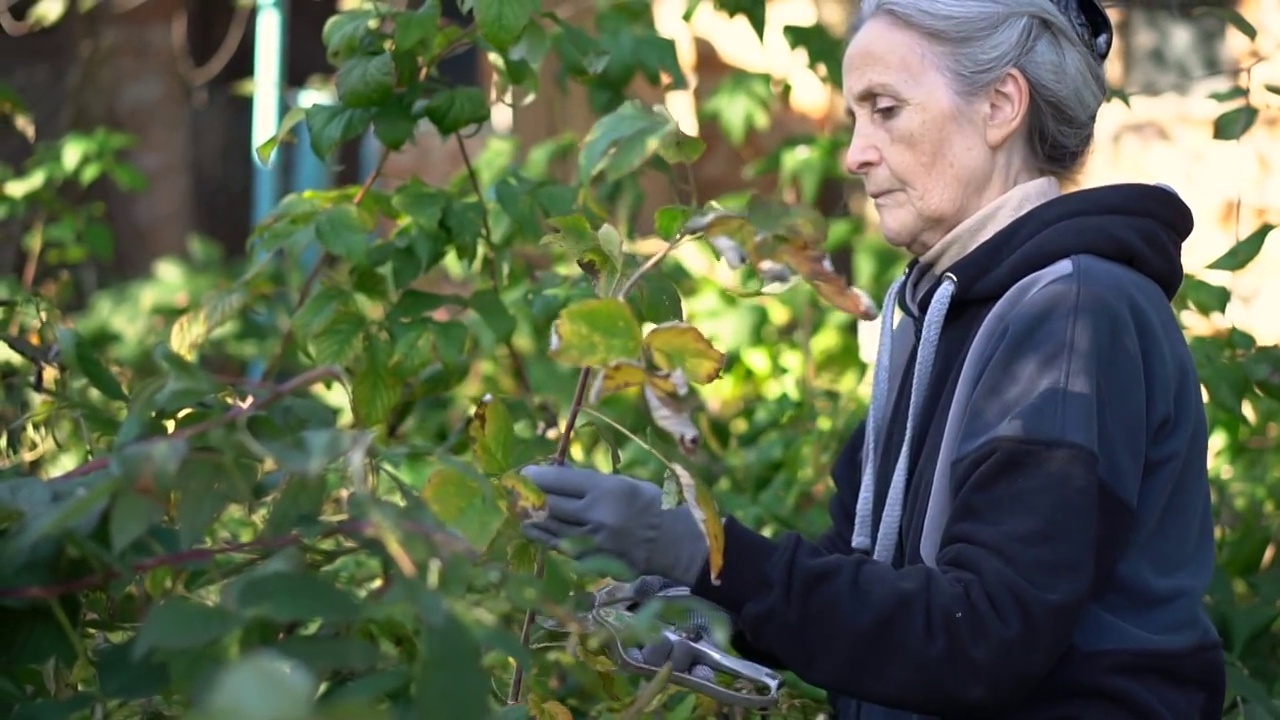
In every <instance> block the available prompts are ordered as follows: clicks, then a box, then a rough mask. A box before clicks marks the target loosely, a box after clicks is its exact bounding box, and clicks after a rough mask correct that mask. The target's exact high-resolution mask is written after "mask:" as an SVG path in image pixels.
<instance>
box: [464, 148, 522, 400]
mask: <svg viewBox="0 0 1280 720" xmlns="http://www.w3.org/2000/svg"><path fill="white" fill-rule="evenodd" d="M453 139H454V140H455V141H456V142H457V143H458V152H460V153H462V163H463V165H465V166H466V168H467V177H468V178H470V179H471V189H472V190H474V191H475V193H476V199H477V200H479V201H480V221H481V224H482V225H483V227H484V239H485V245H486V247H488V249H489V262H488V263H487V264H488V267H489V280H490V281H491V282H492V283H493V291H494V292H498V290H499V288H501V287H502V277H501V275H502V273H501V269H500V268H499V267H498V250H497V248H495V247H494V244H493V243H494V239H493V226H492V225H491V224H490V223H489V203H487V202H485V201H484V193H483V192H481V190H480V176H479V175H478V174H477V173H476V168H475V165H474V164H472V162H471V153H470V151H468V150H467V143H466V141H465V140H463V138H462V136H461V135H457V134H455V135H454V136H453ZM504 345H505V346H506V348H507V354H509V355H510V356H511V367H512V369H513V370H514V371H515V375H516V383H517V384H518V385H519V386H520V389H521V390H522V391H524V393H525V394H526V395H532V394H533V383H531V382H530V381H529V373H528V371H526V370H525V367H524V360H523V359H521V357H520V353H519V352H518V351H517V350H516V346H515V343H514V342H513V341H512V340H511V338H507V340H506V342H505V343H504Z"/></svg>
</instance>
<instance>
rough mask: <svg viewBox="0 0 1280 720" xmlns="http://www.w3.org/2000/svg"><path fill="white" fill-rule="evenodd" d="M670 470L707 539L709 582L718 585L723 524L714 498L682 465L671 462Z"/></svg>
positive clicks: (722, 554)
mask: <svg viewBox="0 0 1280 720" xmlns="http://www.w3.org/2000/svg"><path fill="white" fill-rule="evenodd" d="M671 471H672V472H673V473H675V475H676V478H677V479H678V480H679V481H680V490H681V494H682V495H683V497H684V502H685V505H688V506H689V511H690V512H692V513H693V517H694V519H696V520H697V521H698V527H699V528H701V529H702V536H703V537H704V538H706V540H707V553H708V558H707V559H708V566H709V568H708V569H709V570H710V574H711V582H712V584H714V585H719V584H720V570H721V569H722V568H723V567H724V524H723V521H722V520H721V518H720V511H719V510H718V509H717V508H716V501H715V498H714V497H712V495H711V489H710V488H708V487H707V486H706V485H704V484H703V483H700V482H698V481H697V480H695V479H694V477H693V475H690V474H689V471H688V470H686V469H684V467H683V466H681V465H679V464H678V463H673V464H672V465H671Z"/></svg>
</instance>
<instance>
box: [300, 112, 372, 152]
mask: <svg viewBox="0 0 1280 720" xmlns="http://www.w3.org/2000/svg"><path fill="white" fill-rule="evenodd" d="M372 121H373V110H371V109H369V108H349V107H343V106H342V105H312V106H311V107H309V108H307V132H308V133H310V135H311V151H312V152H314V153H315V154H316V157H320V158H327V157H329V156H330V155H331V154H333V151H334V150H336V149H337V148H338V146H339V145H341V144H342V143H345V142H347V141H349V140H354V139H355V138H357V137H359V136H360V134H361V133H363V132H364V131H365V130H366V129H367V128H368V127H369V123H370V122H372Z"/></svg>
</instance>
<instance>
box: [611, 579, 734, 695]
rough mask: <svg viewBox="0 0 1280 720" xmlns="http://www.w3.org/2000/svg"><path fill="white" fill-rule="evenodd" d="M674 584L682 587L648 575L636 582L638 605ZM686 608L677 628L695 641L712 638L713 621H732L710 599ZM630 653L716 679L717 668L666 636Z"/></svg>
mask: <svg viewBox="0 0 1280 720" xmlns="http://www.w3.org/2000/svg"><path fill="white" fill-rule="evenodd" d="M673 587H680V585H679V584H678V583H675V582H673V581H671V580H668V579H666V578H663V577H658V576H656V575H645V576H643V577H641V578H640V579H639V580H636V581H635V583H633V584H632V588H633V594H634V596H635V602H636V604H637V605H640V604H643V603H644V602H645V601H646V600H649V599H651V598H652V597H653V596H654V595H656V594H657V593H659V592H662V591H663V590H667V589H669V588H673ZM683 609H684V613H685V618H684V620H683V622H680V623H679V624H678V625H677V626H676V631H677V632H678V633H680V634H682V635H685V636H687V637H688V638H689V639H690V640H693V641H694V642H697V641H699V640H709V639H710V637H711V634H712V631H711V628H712V624H713V623H720V624H728V623H729V622H730V621H729V615H728V613H726V612H724V611H723V610H720V608H718V607H716V606H715V605H713V604H711V603H709V602H705V601H704V602H700V603H696V604H690V605H687V606H686V607H684V608H683ZM673 651H674V652H673ZM627 655H628V656H629V657H630V658H631V659H632V660H634V661H637V662H642V663H644V664H646V665H649V666H651V667H662V666H663V665H664V664H666V663H667V662H670V663H671V671H672V672H677V673H682V674H684V675H691V676H693V677H695V678H698V679H700V680H705V681H707V682H715V678H716V673H715V670H712V669H711V668H710V667H708V666H706V665H703V664H701V663H695V662H693V656H692V654H691V653H689V652H687V648H686V647H684V646H673V643H672V642H671V641H670V640H669V639H667V638H666V637H665V636H664V637H659V638H657V639H655V640H651V641H650V642H649V643H647V644H646V645H645V646H644V647H633V648H628V649H627Z"/></svg>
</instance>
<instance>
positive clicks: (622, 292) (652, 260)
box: [616, 235, 689, 298]
mask: <svg viewBox="0 0 1280 720" xmlns="http://www.w3.org/2000/svg"><path fill="white" fill-rule="evenodd" d="M688 237H689V236H688V235H680V236H677V237H676V239H675V240H672V241H671V242H669V243H667V246H666V247H664V248H662V250H660V251H658V252H656V253H654V254H653V255H650V256H649V259H648V260H645V261H644V264H643V265H641V266H640V267H639V268H637V269H636V271H635V272H634V273H632V275H631V277H629V278H627V281H626V282H624V283H623V284H622V285H621V286H620V287H619V288H618V292H617V293H616V296H617V297H620V298H625V297H626V296H627V293H629V292H631V289H632V288H633V287H635V285H636V283H637V282H639V281H640V278H641V277H642V276H643V275H644V274H645V273H647V272H649V271H650V270H652V269H653V268H654V267H656V266H657V264H658V263H660V262H662V261H663V260H665V259H666V258H667V256H668V255H670V254H671V253H672V251H674V250H675V249H676V248H677V247H679V246H680V244H681V243H683V242H684V241H685V240H686V239H687V238H688Z"/></svg>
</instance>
